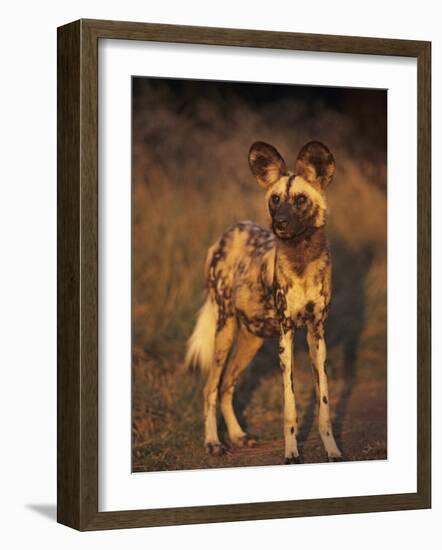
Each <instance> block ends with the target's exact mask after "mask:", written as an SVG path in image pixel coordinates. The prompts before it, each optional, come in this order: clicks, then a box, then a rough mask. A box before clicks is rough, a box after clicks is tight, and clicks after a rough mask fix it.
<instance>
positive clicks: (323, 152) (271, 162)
mask: <svg viewBox="0 0 442 550" xmlns="http://www.w3.org/2000/svg"><path fill="white" fill-rule="evenodd" d="M249 165H250V169H251V171H252V173H253V175H254V176H255V178H256V179H257V181H258V183H259V184H260V185H261V187H263V188H264V189H265V190H266V196H265V198H266V203H267V206H268V210H269V213H270V217H271V228H272V230H267V229H264V228H263V227H261V226H259V225H257V224H255V223H252V222H249V221H245V222H240V223H237V224H236V225H233V226H232V227H230V228H229V229H228V230H227V231H226V232H225V233H224V235H223V236H222V237H221V238H220V239H219V240H218V242H216V243H215V244H214V245H213V246H211V247H210V249H209V252H208V255H207V259H206V266H205V275H206V279H207V286H208V292H207V298H206V301H205V303H204V305H203V307H202V308H201V310H200V312H199V316H198V320H197V323H196V326H195V329H194V332H193V334H192V336H191V337H190V339H189V342H188V349H187V355H186V363H187V364H188V365H190V364H192V363H198V364H199V365H200V366H201V368H202V369H205V370H207V371H208V377H207V382H206V385H205V389H204V417H205V446H206V449H207V451H208V452H209V453H211V454H215V455H217V454H221V453H223V452H224V451H225V448H224V446H223V445H222V443H221V442H220V440H219V438H218V432H217V424H216V404H217V398H218V394H219V397H220V406H221V411H222V414H223V416H224V419H225V422H226V425H227V430H228V434H229V438H230V441H231V443H232V445H235V446H247V445H253V444H254V441H253V439H252V438H251V437H250V436H249V435H248V434H247V433H245V432H244V431H243V430H242V428H241V426H240V425H239V423H238V420H237V418H236V416H235V412H234V410H233V404H232V400H233V392H234V387H235V384H236V382H237V381H238V378H239V376H240V375H241V373H242V372H243V371H244V369H245V368H246V367H247V365H248V364H249V363H250V361H251V360H252V358H253V357H254V355H255V354H256V352H257V351H258V349H259V348H260V347H261V344H262V342H263V339H264V338H265V337H269V336H276V335H278V336H279V362H280V367H281V371H282V378H283V384H284V440H285V463H287V464H289V463H299V462H301V457H300V455H299V452H298V445H297V440H296V437H297V431H298V421H297V415H296V404H295V392H294V384H293V373H292V353H293V352H292V347H293V336H294V331H295V330H296V329H297V328H298V327H300V326H302V325H306V326H307V342H308V347H309V352H310V358H311V361H312V370H313V375H314V376H313V378H314V383H315V390H316V395H317V399H318V403H319V432H320V435H321V439H322V441H323V444H324V447H325V449H326V451H327V455H328V458H329V460H333V459H338V458H339V457H340V456H341V453H340V451H339V449H338V447H337V445H336V442H335V439H334V436H333V432H332V425H331V419H330V408H329V397H328V387H327V373H326V368H325V361H326V346H325V341H324V321H325V319H326V316H327V308H328V305H329V302H330V294H331V264H330V254H329V250H328V246H327V240H326V234H325V222H326V204H325V188H326V187H327V185H328V184H329V183H330V182H331V181H332V178H333V174H334V171H335V161H334V158H333V155H332V154H331V153H330V151H329V150H328V149H327V147H326V146H325V145H323V144H322V143H319V142H314V141H313V142H310V143H307V144H306V145H305V146H304V147H303V148H302V149H301V151H300V153H299V155H298V158H297V160H296V163H295V171H294V172H290V171H288V170H287V168H286V164H285V162H284V160H283V158H282V157H281V155H280V154H279V153H278V151H277V150H276V149H275V148H274V147H272V146H271V145H268V144H266V143H262V142H257V143H254V144H253V145H252V147H251V148H250V152H249ZM235 344H236V345H235ZM232 348H233V349H232ZM231 350H232V352H231V353H230V351H231ZM229 353H230V356H229ZM228 356H229V359H228V361H227V364H226V360H227V358H228Z"/></svg>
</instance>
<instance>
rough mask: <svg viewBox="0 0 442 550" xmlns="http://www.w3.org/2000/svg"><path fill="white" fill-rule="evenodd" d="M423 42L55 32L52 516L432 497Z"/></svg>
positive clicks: (189, 514) (90, 519) (177, 30)
mask: <svg viewBox="0 0 442 550" xmlns="http://www.w3.org/2000/svg"><path fill="white" fill-rule="evenodd" d="M430 52H431V45H430V43H429V42H417V41H407V40H392V39H382V38H360V37H347V36H332V35H329V36H328V35H327V36H326V35H309V34H298V33H280V32H267V31H266V32H262V31H257V30H239V29H220V28H202V27H186V26H171V25H159V24H147V23H129V22H115V21H96V20H80V21H76V22H74V23H70V24H67V25H65V26H63V27H60V28H59V29H58V506H57V508H58V521H59V522H60V523H63V524H65V525H68V526H70V527H73V528H76V529H79V530H96V529H112V528H125V527H127V528H129V527H147V526H159V525H174V524H186V523H206V522H220V521H239V520H251V519H271V518H282V517H297V516H312V515H328V514H343V513H358V512H374V511H388V510H405V509H417V508H429V507H430V506H431V463H430V460H431V452H430V433H431V418H430V411H431V404H430V393H431V392H430V390H431V387H430V343H431V342H430V294H431V281H430V233H431V231H430V229H431V219H430V200H431V194H430V159H431V132H430V118H431V116H430V115H431V108H430V107H431V103H430V101H431V97H430V89H431V83H430V67H431V57H430V55H431V53H430Z"/></svg>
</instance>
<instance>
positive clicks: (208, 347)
mask: <svg viewBox="0 0 442 550" xmlns="http://www.w3.org/2000/svg"><path fill="white" fill-rule="evenodd" d="M216 322H217V314H216V307H215V304H213V302H212V300H211V299H210V295H208V296H207V299H206V301H205V302H204V304H203V306H202V308H201V309H200V310H199V312H198V318H197V321H196V325H195V328H194V330H193V333H192V336H191V337H190V338H189V340H188V342H187V352H186V359H185V365H186V367H187V368H190V367H192V366H199V367H200V369H201V370H202V371H204V372H206V371H208V370H209V369H210V367H211V365H212V362H213V353H214V347H215V330H216Z"/></svg>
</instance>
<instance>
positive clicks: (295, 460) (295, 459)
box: [284, 454, 304, 464]
mask: <svg viewBox="0 0 442 550" xmlns="http://www.w3.org/2000/svg"><path fill="white" fill-rule="evenodd" d="M284 464H304V460H303V458H302V456H301V455H298V456H295V455H294V454H291V455H290V456H286V457H285V459H284Z"/></svg>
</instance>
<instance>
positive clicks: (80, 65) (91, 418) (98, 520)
mask: <svg viewBox="0 0 442 550" xmlns="http://www.w3.org/2000/svg"><path fill="white" fill-rule="evenodd" d="M100 39H116V40H118V39H124V40H140V41H159V42H172V43H188V44H206V45H223V46H234V47H252V48H273V49H281V50H303V51H310V52H335V53H347V54H371V55H378V56H404V57H412V58H416V59H417V71H418V90H417V93H418V108H417V112H418V122H417V123H418V143H417V155H418V156H417V158H418V170H417V178H418V194H417V211H418V235H417V237H418V246H417V257H418V289H417V290H418V291H417V296H418V305H417V310H418V319H417V327H418V330H417V342H418V349H417V357H418V361H417V368H418V376H417V411H418V416H417V448H418V456H417V492H416V493H407V494H385V495H373V496H357V497H345V498H321V499H312V500H297V501H278V502H253V503H246V504H233V505H215V506H196V507H186V508H166V509H146V510H136V511H125V510H121V511H115V512H99V511H98V214H97V213H98V187H97V181H98V169H97V156H98V124H97V110H98V41H99V40H100ZM430 69H431V44H430V43H429V42H422V41H408V40H393V39H382V38H362V37H348V36H331V35H312V34H298V33H283V32H267V31H266V32H262V31H256V30H239V29H238V30H237V29H222V28H206V27H190V26H175V25H160V24H146V23H132V22H118V21H98V20H79V21H76V22H73V23H70V24H68V25H65V26H63V27H60V28H59V29H58V128H57V130H58V225H57V228H58V388H57V389H58V411H57V412H58V432H57V435H58V459H57V469H58V472H57V475H58V495H57V497H58V505H57V510H58V521H59V522H60V523H63V524H65V525H68V526H70V527H73V528H75V529H79V530H82V531H86V530H96V529H112V528H129V527H147V526H159V525H176V524H190V523H207V522H222V521H240V520H251V519H272V518H283V517H298V516H315V515H330V514H344V513H360V512H375V511H388V510H407V509H418V508H429V507H430V506H431V471H430V470H431V449H430V434H431V420H430V412H431V403H430V395H431V381H430V344H431V342H430V338H431V336H430V322H431V321H430V316H431V304H430V298H431V280H430V277H431V274H430V261H431V260H430V245H431V236H430V231H431V230H430V224H431V219H430V200H431V190H430V167H431V127H430V118H431V106H430V98H431V83H430Z"/></svg>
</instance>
